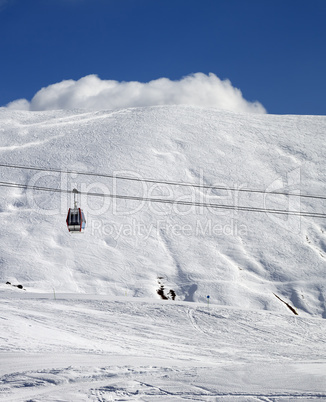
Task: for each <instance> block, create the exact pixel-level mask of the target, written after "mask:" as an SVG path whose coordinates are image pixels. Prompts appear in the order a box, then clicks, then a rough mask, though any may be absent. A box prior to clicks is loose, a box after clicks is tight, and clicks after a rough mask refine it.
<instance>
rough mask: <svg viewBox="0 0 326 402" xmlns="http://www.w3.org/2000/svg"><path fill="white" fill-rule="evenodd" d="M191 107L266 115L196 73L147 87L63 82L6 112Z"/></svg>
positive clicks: (227, 85)
mask: <svg viewBox="0 0 326 402" xmlns="http://www.w3.org/2000/svg"><path fill="white" fill-rule="evenodd" d="M180 104H186V105H194V106H203V107H213V108H218V109H223V110H230V111H235V112H245V113H247V112H248V113H266V110H265V109H264V107H263V106H262V105H261V104H260V103H259V102H249V101H247V100H246V99H244V98H243V96H242V93H241V91H240V90H239V89H237V88H235V87H233V86H232V84H231V82H230V81H229V80H223V81H222V80H220V79H219V78H218V77H217V76H216V75H215V74H212V73H210V74H209V75H205V74H202V73H196V74H193V75H188V76H186V77H184V78H182V79H181V80H178V81H171V80H170V79H168V78H159V79H157V80H153V81H150V82H147V83H141V82H137V81H130V82H118V81H113V80H101V79H100V78H99V77H98V76H96V75H88V76H86V77H83V78H81V79H79V80H78V81H74V80H65V81H62V82H59V83H57V84H53V85H49V86H48V87H46V88H42V89H41V90H40V91H38V92H37V93H36V94H35V96H34V97H33V99H32V100H31V101H30V102H28V101H27V100H26V99H19V100H16V101H14V102H11V103H9V104H8V105H7V107H8V108H9V109H25V110H53V109H88V110H99V109H112V108H113V109H115V108H125V107H137V106H153V105H180Z"/></svg>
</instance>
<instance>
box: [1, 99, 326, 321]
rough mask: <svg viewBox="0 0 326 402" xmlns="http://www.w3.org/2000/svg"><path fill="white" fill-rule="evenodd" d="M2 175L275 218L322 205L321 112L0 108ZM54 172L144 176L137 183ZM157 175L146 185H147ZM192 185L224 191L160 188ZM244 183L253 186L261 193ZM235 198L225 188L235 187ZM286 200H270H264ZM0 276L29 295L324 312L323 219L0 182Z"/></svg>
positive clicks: (325, 242) (322, 207)
mask: <svg viewBox="0 0 326 402" xmlns="http://www.w3.org/2000/svg"><path fill="white" fill-rule="evenodd" d="M0 112H1V113H0V129H1V147H0V152H1V162H2V164H4V165H5V164H8V165H22V166H37V167H40V168H44V169H58V170H61V171H62V173H58V172H47V171H33V170H24V169H14V168H9V167H4V166H2V167H1V170H0V171H1V181H3V182H12V183H22V184H27V185H28V186H35V185H37V186H44V187H48V188H59V189H63V190H72V189H73V188H75V187H76V188H77V189H78V190H79V191H81V192H84V193H85V192H90V193H99V194H102V193H103V194H111V195H115V194H118V195H127V196H136V197H141V198H143V197H145V198H158V199H164V200H168V199H169V200H177V201H182V202H183V201H186V202H198V203H206V204H207V203H214V204H222V205H227V206H231V207H233V206H240V207H241V206H246V207H248V206H249V207H255V208H263V209H265V208H267V209H278V210H279V209H282V210H285V211H302V212H309V213H310V212H311V213H315V212H320V213H323V212H324V211H325V200H320V199H314V198H302V197H298V196H297V195H299V194H300V193H301V194H302V195H305V194H308V195H316V194H317V195H321V196H322V195H324V194H325V183H324V178H325V154H326V152H325V141H324V135H325V134H324V133H325V127H326V118H325V117H309V116H271V115H249V114H247V115H245V114H234V113H230V112H220V111H217V110H213V109H212V110H210V109H202V108H196V107H188V106H187V107H182V106H178V107H173V106H162V107H150V108H138V109H137V108H136V109H123V110H115V111H101V112H90V113H86V112H81V111H51V112H20V111H9V110H6V109H1V111H0ZM65 171H76V172H85V173H103V174H107V175H113V176H123V177H132V178H139V179H152V180H154V182H139V181H129V180H121V179H110V178H108V177H101V176H85V175H76V174H65V173H64V172H65ZM155 181H157V182H155ZM164 181H165V182H166V181H168V182H178V183H192V184H195V185H202V186H217V187H225V188H227V189H228V190H218V189H211V188H198V187H189V186H177V185H172V184H162V183H161V182H164ZM244 189H252V190H261V191H262V192H261V193H253V192H245V191H242V190H244ZM234 190H235V191H234ZM271 191H277V192H286V193H291V194H294V195H289V196H284V195H271V194H268V193H267V192H271ZM1 193H2V197H1V205H0V208H1V217H2V224H1V227H2V230H1V246H0V247H1V281H2V283H5V282H6V281H9V282H12V283H22V284H23V285H24V286H25V287H26V288H28V289H29V290H40V291H49V290H52V289H53V288H55V289H56V290H57V291H58V292H60V291H65V292H81V293H97V294H106V295H117V296H119V295H124V294H126V293H127V294H128V295H129V296H142V297H152V298H157V297H158V296H157V293H156V290H157V288H158V283H157V282H158V280H157V278H158V277H162V278H164V279H163V280H162V281H163V282H164V283H165V286H166V287H167V288H172V289H173V290H174V291H175V293H176V295H177V299H179V300H186V301H204V300H205V299H206V296H207V295H210V298H211V299H210V300H211V303H215V304H219V305H220V304H223V305H229V306H241V307H248V308H257V309H268V310H282V309H283V308H284V306H282V304H280V301H279V300H278V299H276V298H275V295H274V294H273V293H275V294H278V295H279V296H280V297H282V298H284V299H285V300H287V301H288V302H291V304H292V305H294V307H295V308H297V309H299V310H300V311H302V312H306V313H310V314H313V315H318V316H324V317H325V316H326V306H325V301H324V297H323V295H324V294H325V292H326V288H325V285H326V276H325V268H326V233H325V229H326V224H325V219H322V218H316V217H300V216H295V215H291V214H289V215H276V214H272V213H265V212H264V213H257V212H247V211H241V210H234V209H214V208H206V207H203V206H194V205H179V204H170V203H169V204H161V203H153V202H146V201H142V200H140V201H133V200H119V199H112V198H107V197H106V198H102V197H94V196H93V197H92V196H88V197H87V196H85V195H82V196H80V197H79V199H78V202H79V204H81V207H82V208H83V210H84V212H85V214H86V216H87V230H86V232H85V233H84V234H82V235H78V236H75V235H71V234H69V233H68V231H67V228H66V223H65V219H66V214H67V211H68V208H69V207H70V206H72V205H73V198H72V196H71V195H70V194H67V193H59V194H58V193H53V192H42V191H35V190H31V189H28V190H24V189H17V188H6V187H2V188H1Z"/></svg>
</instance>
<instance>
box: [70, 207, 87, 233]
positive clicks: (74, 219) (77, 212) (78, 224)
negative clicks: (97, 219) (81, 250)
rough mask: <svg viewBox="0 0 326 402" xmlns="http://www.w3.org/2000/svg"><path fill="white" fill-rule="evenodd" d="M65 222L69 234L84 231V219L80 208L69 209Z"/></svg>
mask: <svg viewBox="0 0 326 402" xmlns="http://www.w3.org/2000/svg"><path fill="white" fill-rule="evenodd" d="M66 222H67V226H68V230H69V232H70V233H78V232H83V231H84V230H85V226H86V219H85V215H84V212H83V211H82V209H80V208H69V211H68V215H67V219H66Z"/></svg>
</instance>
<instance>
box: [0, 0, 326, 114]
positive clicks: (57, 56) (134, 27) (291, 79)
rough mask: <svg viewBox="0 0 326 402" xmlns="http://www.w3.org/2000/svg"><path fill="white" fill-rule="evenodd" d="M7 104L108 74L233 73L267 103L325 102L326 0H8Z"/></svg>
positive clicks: (317, 107)
mask: <svg viewBox="0 0 326 402" xmlns="http://www.w3.org/2000/svg"><path fill="white" fill-rule="evenodd" d="M0 38H1V40H0V55H1V64H0V71H1V74H0V105H1V106H4V105H6V104H7V103H9V102H11V101H14V100H16V99H19V98H26V99H27V100H29V101H30V100H31V98H32V97H33V96H34V95H35V93H36V92H37V91H39V90H40V89H41V88H42V87H47V86H49V85H51V84H55V83H58V82H61V81H62V80H67V79H73V80H79V79H80V78H82V77H85V76H87V75H90V74H96V75H98V77H99V78H100V79H101V80H117V81H140V82H148V81H151V80H156V79H158V78H161V77H166V78H169V79H170V80H180V79H181V78H182V77H185V76H188V75H190V74H193V73H197V72H201V73H204V74H208V73H213V74H215V75H216V76H217V77H219V78H220V79H221V80H224V79H229V80H230V81H231V83H232V85H233V86H234V87H236V88H239V89H240V90H241V91H242V94H243V97H244V98H245V99H246V100H248V101H256V100H257V101H259V102H260V103H261V104H262V105H263V106H264V107H265V108H266V109H267V112H268V113H273V114H323V115H325V114H326V113H325V111H326V99H325V98H326V96H325V94H326V79H325V74H326V0H305V1H303V0H223V1H220V0H200V1H199V0H0Z"/></svg>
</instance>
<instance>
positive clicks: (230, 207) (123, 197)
mask: <svg viewBox="0 0 326 402" xmlns="http://www.w3.org/2000/svg"><path fill="white" fill-rule="evenodd" d="M0 187H12V188H23V189H26V190H35V191H48V192H55V193H65V194H71V193H73V190H63V189H60V188H50V187H40V186H29V185H27V184H21V183H10V182H0ZM78 194H81V195H87V196H94V197H106V198H116V199H121V200H133V201H145V202H155V203H164V204H174V205H183V206H197V207H205V208H214V209H228V210H235V211H246V212H263V213H272V214H279V215H294V216H304V217H314V218H326V214H323V213H317V212H301V211H287V210H282V209H270V208H256V207H248V206H235V205H223V204H212V203H203V202H196V201H195V202H194V201H178V200H170V199H162V198H147V197H136V196H129V195H118V194H99V193H91V192H88V193H85V192H79V191H78Z"/></svg>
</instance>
